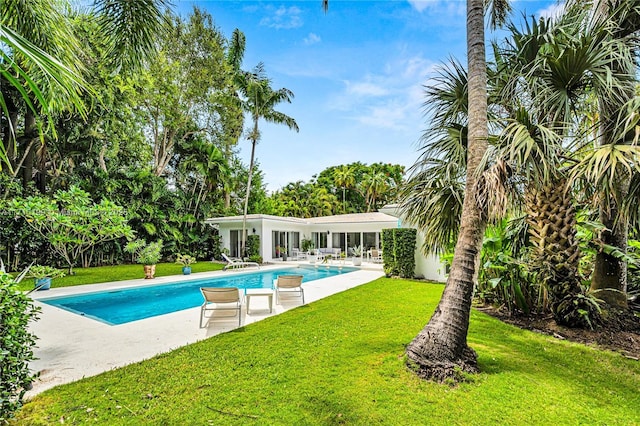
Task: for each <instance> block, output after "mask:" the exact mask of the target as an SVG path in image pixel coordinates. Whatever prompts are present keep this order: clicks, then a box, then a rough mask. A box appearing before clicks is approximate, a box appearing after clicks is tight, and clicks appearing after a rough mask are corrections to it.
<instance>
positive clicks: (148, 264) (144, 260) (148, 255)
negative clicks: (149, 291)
mask: <svg viewBox="0 0 640 426" xmlns="http://www.w3.org/2000/svg"><path fill="white" fill-rule="evenodd" d="M124 250H125V251H126V252H128V253H132V254H134V255H137V262H138V263H140V264H141V265H144V278H145V279H147V280H149V279H153V276H154V275H155V273H156V263H158V262H159V261H160V257H161V254H160V252H161V250H162V240H158V241H155V242H153V243H149V244H147V243H146V242H145V241H144V240H134V241H131V242H129V243H128V244H127V245H126V246H125V248H124Z"/></svg>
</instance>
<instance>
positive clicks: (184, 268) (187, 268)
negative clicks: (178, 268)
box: [182, 266, 191, 275]
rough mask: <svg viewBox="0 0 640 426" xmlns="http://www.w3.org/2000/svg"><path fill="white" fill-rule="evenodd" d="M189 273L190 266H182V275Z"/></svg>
mask: <svg viewBox="0 0 640 426" xmlns="http://www.w3.org/2000/svg"><path fill="white" fill-rule="evenodd" d="M190 274H191V266H183V267H182V275H190Z"/></svg>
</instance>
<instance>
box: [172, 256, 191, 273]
mask: <svg viewBox="0 0 640 426" xmlns="http://www.w3.org/2000/svg"><path fill="white" fill-rule="evenodd" d="M176 263H178V264H181V265H182V273H183V274H184V275H189V274H191V265H193V264H194V263H196V258H195V257H193V256H190V255H188V254H180V253H178V254H177V255H176Z"/></svg>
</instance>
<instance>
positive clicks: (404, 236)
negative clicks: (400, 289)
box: [383, 228, 416, 278]
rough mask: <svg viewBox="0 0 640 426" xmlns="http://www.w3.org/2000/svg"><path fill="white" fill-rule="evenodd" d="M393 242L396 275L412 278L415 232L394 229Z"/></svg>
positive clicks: (414, 259)
mask: <svg viewBox="0 0 640 426" xmlns="http://www.w3.org/2000/svg"><path fill="white" fill-rule="evenodd" d="M394 242H395V244H394V247H395V258H396V269H397V270H398V275H400V276H401V277H402V278H413V277H414V276H415V270H416V258H415V252H416V230H415V229H411V228H398V229H394ZM383 253H384V252H383Z"/></svg>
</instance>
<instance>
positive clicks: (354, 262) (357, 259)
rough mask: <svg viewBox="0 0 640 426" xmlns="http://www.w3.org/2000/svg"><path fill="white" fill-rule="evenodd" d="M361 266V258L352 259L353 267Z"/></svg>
mask: <svg viewBox="0 0 640 426" xmlns="http://www.w3.org/2000/svg"><path fill="white" fill-rule="evenodd" d="M360 265H362V258H361V257H354V258H353V266H360Z"/></svg>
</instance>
